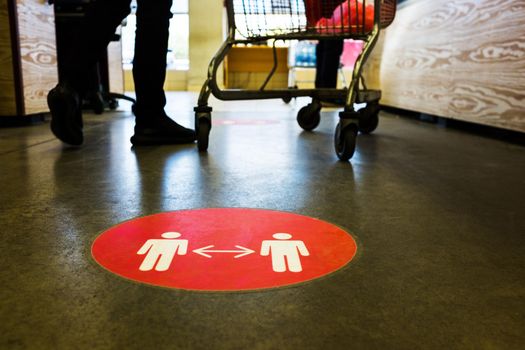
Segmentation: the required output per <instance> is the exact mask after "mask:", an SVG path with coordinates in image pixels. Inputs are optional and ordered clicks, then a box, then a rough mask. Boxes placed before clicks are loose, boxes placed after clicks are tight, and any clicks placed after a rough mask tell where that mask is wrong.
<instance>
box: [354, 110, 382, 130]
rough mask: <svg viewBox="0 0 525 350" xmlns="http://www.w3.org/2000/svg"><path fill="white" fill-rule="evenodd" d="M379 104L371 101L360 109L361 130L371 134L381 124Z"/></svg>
mask: <svg viewBox="0 0 525 350" xmlns="http://www.w3.org/2000/svg"><path fill="white" fill-rule="evenodd" d="M379 110H380V107H379V104H378V103H377V102H374V103H369V104H367V106H366V107H365V108H362V109H360V110H359V131H360V132H361V133H363V134H370V133H371V132H373V131H374V130H375V129H376V128H377V126H378V125H379Z"/></svg>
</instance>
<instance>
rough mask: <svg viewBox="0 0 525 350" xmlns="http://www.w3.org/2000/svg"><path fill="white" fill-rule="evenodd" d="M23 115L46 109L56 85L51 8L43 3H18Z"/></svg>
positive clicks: (31, 0) (38, 0)
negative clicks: (47, 99) (48, 94)
mask: <svg viewBox="0 0 525 350" xmlns="http://www.w3.org/2000/svg"><path fill="white" fill-rule="evenodd" d="M17 12H18V24H19V29H18V30H19V41H20V56H21V65H22V80H23V89H24V103H25V114H34V113H40V112H45V111H47V110H48V107H47V103H46V96H47V92H48V91H49V90H50V89H51V88H53V87H54V86H55V85H56V84H57V82H58V72H57V64H56V62H57V58H56V42H55V23H54V15H53V8H52V6H50V5H47V1H45V0H17Z"/></svg>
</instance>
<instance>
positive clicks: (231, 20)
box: [194, 0, 396, 161]
mask: <svg viewBox="0 0 525 350" xmlns="http://www.w3.org/2000/svg"><path fill="white" fill-rule="evenodd" d="M303 1H304V2H303ZM308 1H310V2H312V3H314V4H315V6H321V7H322V6H325V4H327V5H330V6H334V3H337V4H342V3H344V2H346V3H347V4H346V5H347V6H348V7H347V9H351V6H352V5H353V6H355V7H354V8H355V9H356V10H355V11H356V12H355V13H354V14H353V15H354V20H355V19H356V18H357V25H354V24H352V22H350V21H348V22H346V23H344V20H345V18H343V19H342V23H341V24H338V25H335V24H334V25H333V26H330V27H329V28H328V27H325V28H323V29H322V30H319V28H318V27H317V28H316V27H312V26H311V25H309V24H303V25H299V26H296V27H291V28H290V30H288V31H287V32H281V33H278V32H272V31H271V30H268V31H265V28H260V27H257V28H252V29H248V30H249V32H248V33H247V34H245V35H243V37H242V38H239V37H238V34H239V33H237V26H236V23H235V16H236V15H240V16H242V15H244V16H250V15H259V16H260V15H267V14H274V13H273V12H272V9H273V5H274V4H278V5H279V6H282V5H289V6H290V9H292V6H295V7H294V9H296V10H297V9H298V8H301V7H300V4H301V3H303V4H305V5H304V7H303V9H304V13H301V12H300V11H298V12H297V13H295V12H294V13H293V15H295V16H304V18H303V23H304V22H305V21H304V19H305V18H306V16H307V14H306V11H307V10H308V9H307V5H306V3H307V2H308ZM360 2H361V3H363V4H362V5H361V6H362V7H361V9H362V11H360V12H362V13H358V12H357V9H359V3H360ZM239 3H241V4H242V6H241V7H242V8H241V9H239ZM254 3H255V4H256V5H257V3H260V4H259V6H254V5H253V4H254ZM236 4H237V7H235V5H236ZM267 4H271V5H272V9H269V10H268V12H267V11H266V10H267V9H266V8H265V7H266V5H267ZM368 4H373V5H374V10H373V11H374V12H373V16H374V19H373V27H372V28H368V29H367V28H366V23H367V22H366V21H367V20H370V19H369V18H366V17H365V16H366V15H365V13H366V11H365V6H364V5H368ZM260 6H262V8H263V10H264V13H260ZM395 9H396V1H395V0H317V2H316V1H315V0H227V1H226V10H227V14H228V24H229V28H228V36H227V38H226V40H225V41H224V43H223V44H222V46H221V47H220V48H219V50H218V52H217V53H216V54H215V56H214V57H213V58H212V60H211V62H210V64H209V67H208V78H207V79H206V81H205V83H204V84H203V86H202V89H201V92H200V95H199V99H198V106H197V107H195V108H194V111H195V129H196V134H197V143H198V149H199V151H206V150H207V149H208V143H209V133H210V130H211V126H212V121H211V112H212V108H211V107H210V106H209V105H208V99H209V97H210V94H213V95H214V96H215V97H216V98H218V99H220V100H225V101H231V100H258V99H272V98H278V99H283V100H287V99H291V98H294V97H301V96H309V97H312V103H310V104H308V105H306V106H304V107H303V108H301V109H300V110H299V112H298V115H297V121H298V123H299V125H300V126H301V127H302V128H303V129H304V130H308V131H310V130H313V129H315V128H316V127H317V126H318V125H319V122H320V111H321V101H323V100H326V99H334V98H337V99H341V100H345V101H346V102H345V106H344V110H343V111H341V112H340V113H339V123H338V124H337V127H336V130H335V135H334V147H335V151H336V154H337V156H338V157H339V159H341V160H343V161H347V160H349V159H350V158H351V157H352V156H353V154H354V151H355V146H356V139H357V134H358V132H361V133H370V132H372V131H374V130H375V129H376V127H377V125H378V122H379V117H378V113H379V109H380V108H379V100H380V98H381V91H378V90H369V89H367V88H366V85H365V82H364V79H363V77H362V69H363V64H364V63H365V61H366V60H367V58H368V57H369V55H370V53H371V52H372V49H373V48H374V45H375V44H376V42H377V39H378V37H379V33H380V30H381V29H383V28H385V27H386V26H388V25H389V24H390V23H391V22H392V20H393V19H394V16H395ZM241 10H242V11H241ZM279 14H282V13H279ZM290 14H291V12H290ZM351 15H352V14H351V11H348V12H347V16H348V17H350V16H351ZM341 16H343V11H342V10H341ZM290 18H292V17H290ZM347 20H349V19H347ZM361 20H362V21H361ZM359 21H361V25H359ZM246 23H249V21H248V20H247V21H246ZM345 38H351V39H355V40H362V41H364V46H363V51H362V53H361V54H360V55H359V57H358V58H357V61H356V63H355V66H354V71H353V75H352V80H351V82H350V83H349V86H348V87H347V88H344V89H325V88H323V89H275V90H274V89H272V90H266V85H267V84H268V82H269V81H270V79H271V77H272V76H273V74H274V73H275V71H276V69H277V56H276V49H275V41H274V45H273V53H274V56H273V57H274V65H273V68H272V69H271V71H270V72H269V74H268V76H267V78H266V80H265V81H264V82H263V84H262V85H261V87H260V88H259V89H258V90H236V89H220V88H219V86H218V85H217V79H216V77H217V70H218V68H219V65H220V64H221V63H222V62H223V60H224V58H225V57H226V55H227V54H228V52H229V51H230V49H231V48H232V46H233V45H237V44H256V43H260V42H266V41H268V40H271V39H274V40H306V39H308V40H310V39H311V40H319V39H345ZM360 83H361V84H360ZM360 85H362V86H363V88H361V87H360ZM354 103H366V107H364V108H362V109H360V110H359V111H355V109H354Z"/></svg>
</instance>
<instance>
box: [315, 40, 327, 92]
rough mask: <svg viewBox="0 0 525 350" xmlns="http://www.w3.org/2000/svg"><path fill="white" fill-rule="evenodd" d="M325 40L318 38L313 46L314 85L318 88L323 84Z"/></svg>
mask: <svg viewBox="0 0 525 350" xmlns="http://www.w3.org/2000/svg"><path fill="white" fill-rule="evenodd" d="M325 43H326V40H319V42H318V43H317V46H316V47H315V87H316V88H320V87H322V86H323V84H324V83H323V77H324V74H325V73H324V69H325V64H324V58H325V55H324V50H325V48H324V47H325Z"/></svg>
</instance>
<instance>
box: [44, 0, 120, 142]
mask: <svg viewBox="0 0 525 350" xmlns="http://www.w3.org/2000/svg"><path fill="white" fill-rule="evenodd" d="M129 11H130V0H104V1H96V2H94V3H92V4H90V6H89V9H88V12H87V13H86V15H85V17H84V20H83V21H82V22H81V23H80V24H79V25H78V26H77V28H76V34H77V37H76V38H75V39H76V40H74V41H72V47H70V48H68V50H67V53H66V55H65V56H64V57H62V62H60V64H61V65H62V66H63V67H64V69H63V70H62V72H61V77H60V78H61V79H60V80H61V81H60V83H59V85H57V87H55V88H54V89H52V90H51V91H50V92H49V94H48V98H47V100H48V105H49V109H50V111H51V116H52V119H51V130H52V131H53V133H54V134H55V136H56V137H57V138H58V139H60V140H62V141H63V142H66V143H69V144H72V145H80V144H82V142H83V135H82V112H81V101H80V97H79V95H78V92H81V91H82V90H83V88H82V84H83V82H85V81H86V79H85V76H86V74H88V72H89V71H90V68H91V67H93V66H94V65H95V63H96V61H97V59H98V58H99V57H100V55H101V53H102V52H103V50H104V49H105V48H106V47H107V45H108V43H109V41H110V40H111V37H112V36H113V34H114V33H115V30H116V28H117V27H118V25H119V24H120V23H121V22H122V20H123V19H124V18H125V17H126V16H127V14H128V13H129Z"/></svg>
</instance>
